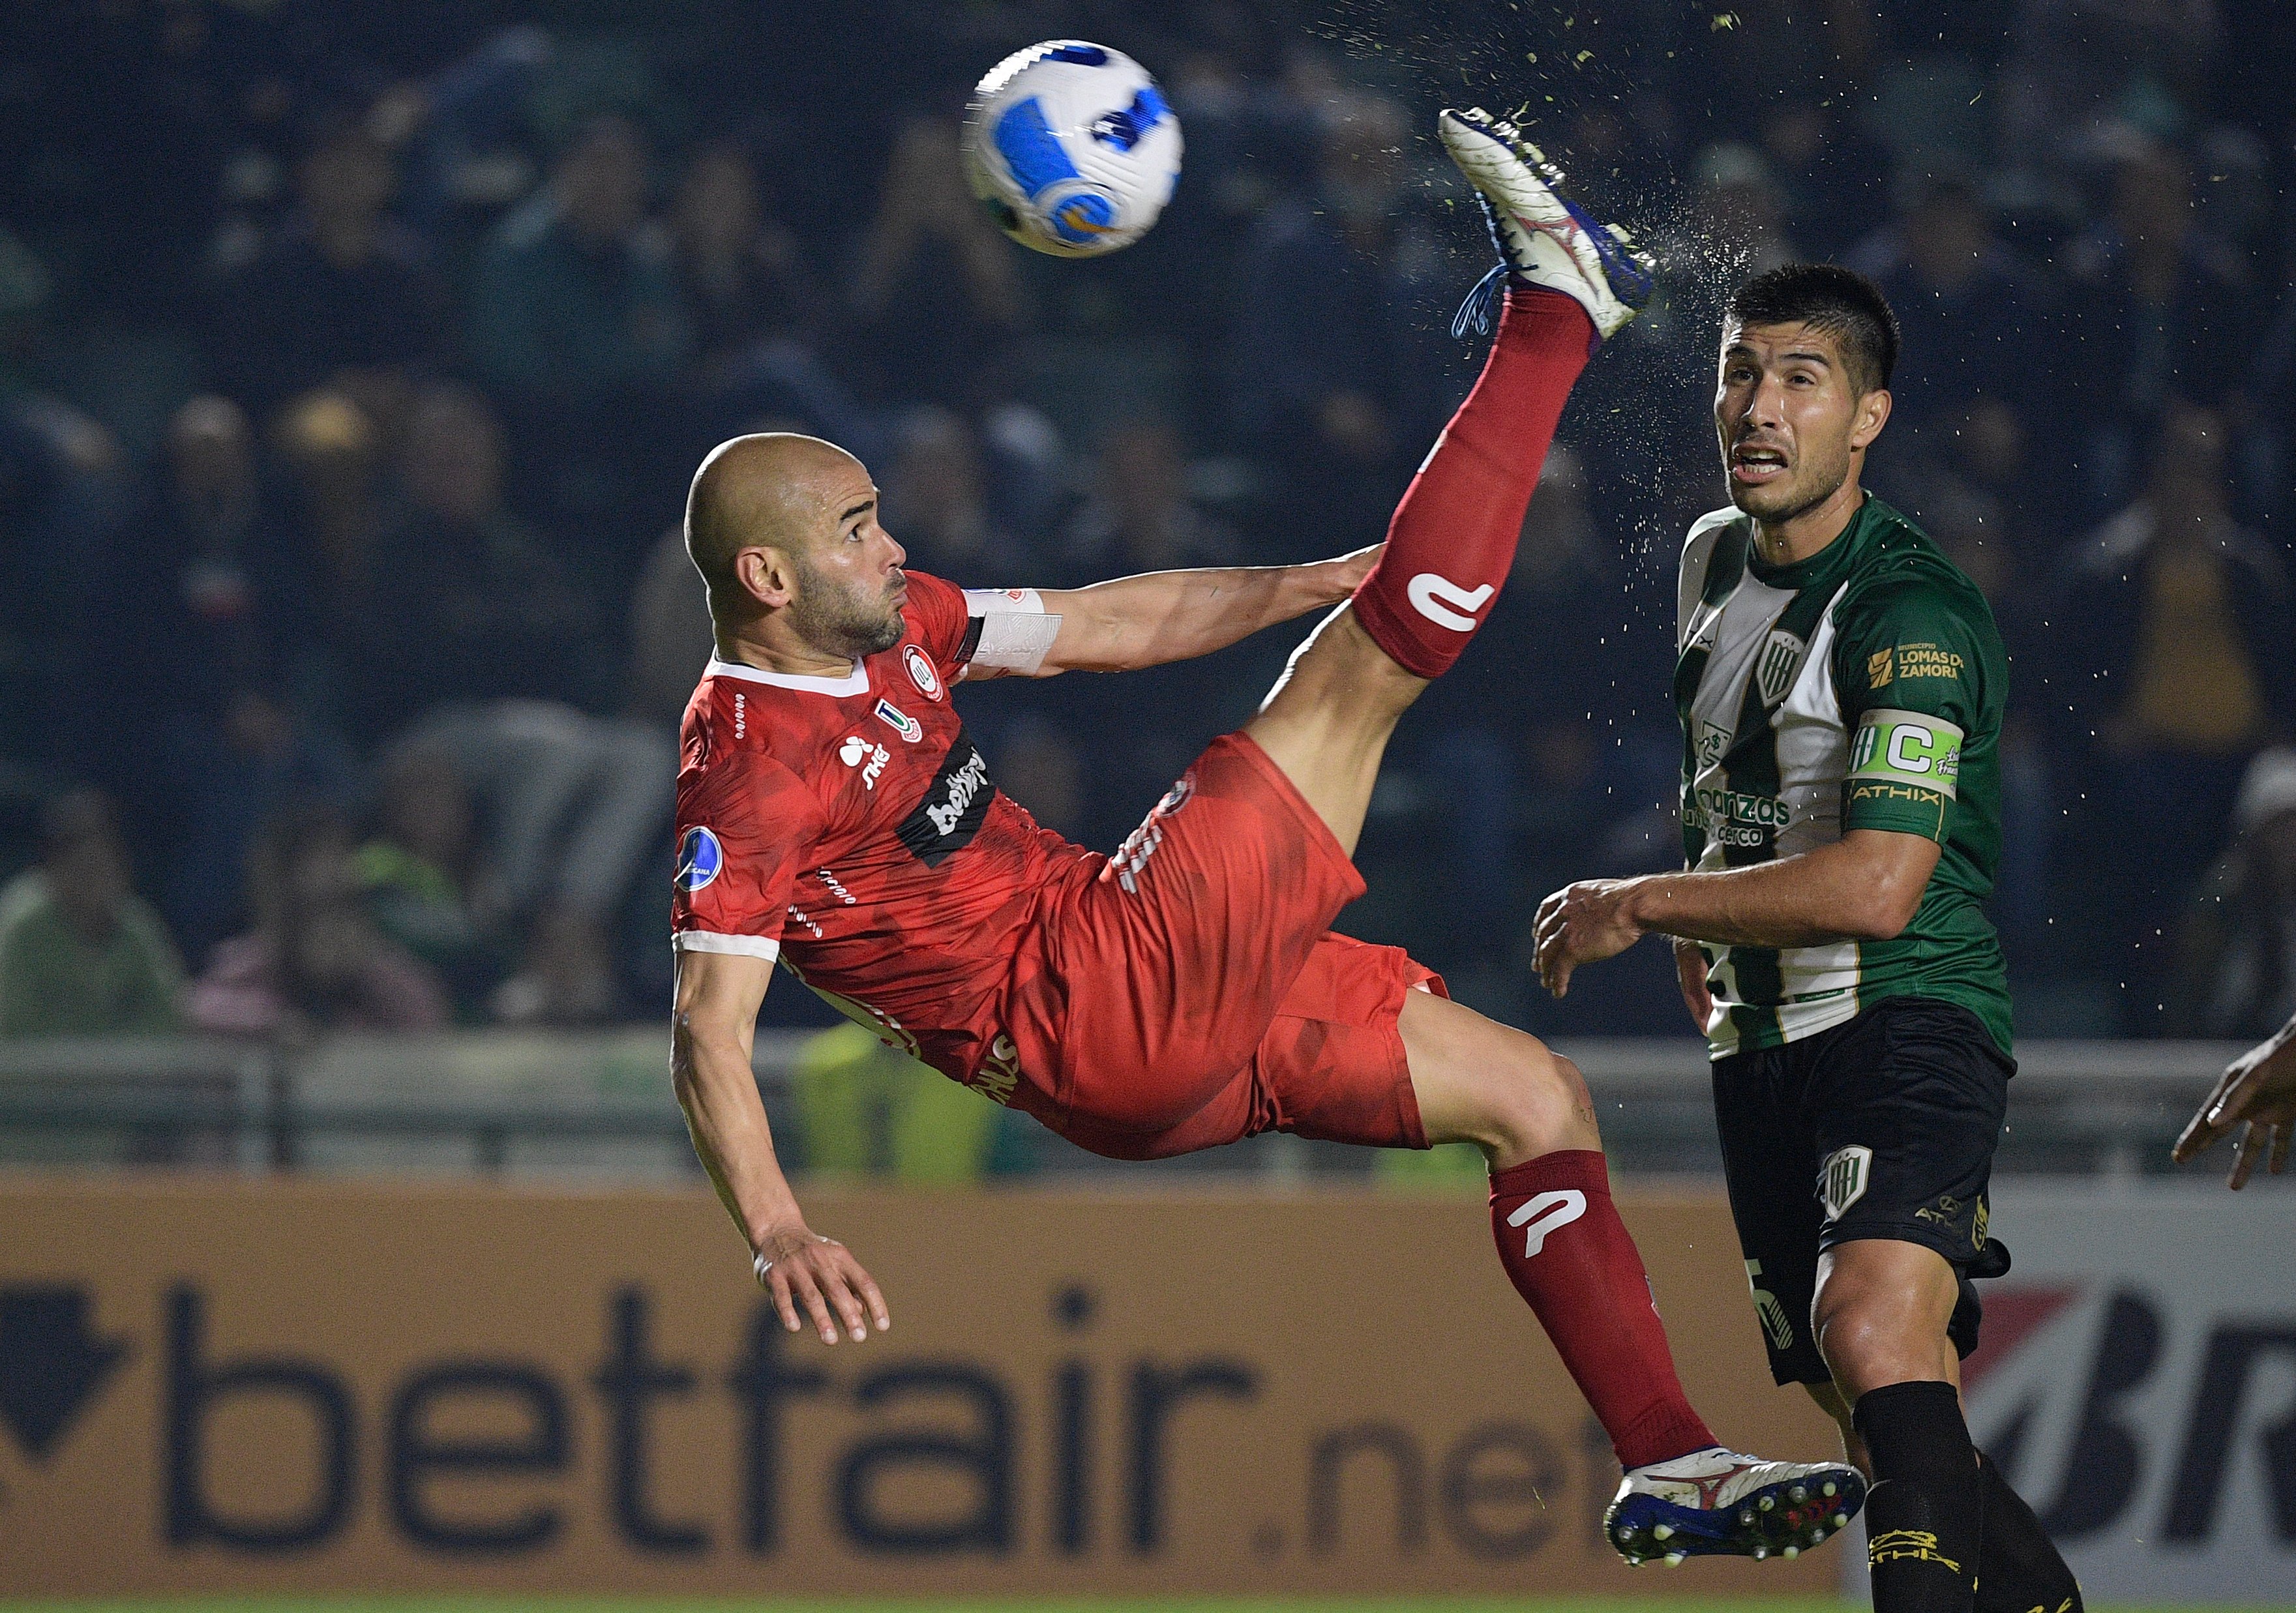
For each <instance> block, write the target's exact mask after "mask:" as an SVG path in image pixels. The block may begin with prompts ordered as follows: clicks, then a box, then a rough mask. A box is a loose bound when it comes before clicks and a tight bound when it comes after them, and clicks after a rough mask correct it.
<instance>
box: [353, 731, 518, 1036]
mask: <svg viewBox="0 0 2296 1613" xmlns="http://www.w3.org/2000/svg"><path fill="white" fill-rule="evenodd" d="M378 816H379V821H378V823H376V825H375V831H374V834H373V837H372V838H371V839H368V840H367V842H366V843H365V845H363V846H361V847H359V848H358V850H357V852H356V853H355V854H354V855H353V856H352V859H351V868H352V872H353V873H354V874H355V875H356V877H357V884H358V888H359V889H360V891H361V892H363V893H364V894H365V898H366V906H367V911H368V913H371V914H372V915H373V919H374V921H375V923H376V924H377V925H378V926H379V927H380V928H381V930H382V933H383V934H384V935H385V936H387V937H389V938H390V939H391V940H392V941H393V942H395V943H396V944H397V945H398V946H402V947H404V948H406V951H407V953H408V954H411V955H412V956H414V957H415V958H417V959H419V960H420V961H421V962H422V963H423V964H425V965H426V966H427V967H429V968H430V970H431V971H432V972H433V973H434V974H436V975H437V976H438V977H439V981H440V983H441V984H442V985H444V986H445V987H446V988H447V994H448V995H450V996H451V997H452V998H453V1000H454V1004H455V1018H456V1019H462V1020H464V1021H471V1020H476V1019H483V1018H484V1017H485V1004H486V1003H487V999H488V995H489V994H490V993H492V991H493V990H494V988H495V987H496V986H498V985H499V984H500V983H501V981H502V978H503V975H504V972H505V970H504V958H503V955H502V950H501V948H500V946H498V945H497V944H496V942H495V941H494V940H493V938H490V937H488V935H486V934H485V933H483V932H482V931H481V930H480V928H479V925H478V922H477V921H476V920H475V919H474V918H473V917H472V915H471V889H472V888H473V886H474V885H475V884H476V882H477V880H478V867H477V839H478V837H477V830H476V825H475V824H474V823H472V821H471V797H470V791H468V790H465V789H463V781H462V780H461V779H460V778H458V777H457V776H455V769H454V766H453V764H452V763H450V762H449V761H448V760H447V757H444V756H441V755H439V754H438V753H437V752H435V751H429V750H424V749H420V748H419V747H418V748H414V749H406V750H403V751H401V752H399V753H398V755H396V756H394V757H391V758H389V761H388V762H387V763H386V764H385V765H384V767H383V770H382V778H381V808H380V812H379V815H378Z"/></svg>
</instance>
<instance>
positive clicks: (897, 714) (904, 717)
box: [877, 700, 925, 745]
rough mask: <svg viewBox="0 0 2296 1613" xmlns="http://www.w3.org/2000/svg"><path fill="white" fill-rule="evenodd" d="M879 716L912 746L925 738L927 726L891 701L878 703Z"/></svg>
mask: <svg viewBox="0 0 2296 1613" xmlns="http://www.w3.org/2000/svg"><path fill="white" fill-rule="evenodd" d="M877 716H878V717H879V719H880V720H881V721H882V722H883V723H885V724H886V725H887V726H889V727H890V728H891V729H892V731H893V732H894V733H898V734H899V735H900V736H901V737H902V738H903V739H905V740H906V741H908V742H909V743H910V744H912V745H914V744H915V743H916V742H917V741H919V740H921V739H922V738H924V737H925V725H923V724H922V723H920V722H919V721H917V719H916V718H914V717H913V716H910V715H909V714H908V713H907V712H906V711H904V710H902V709H901V708H899V707H898V706H896V705H895V704H893V702H892V701H890V700H879V701H878V702H877Z"/></svg>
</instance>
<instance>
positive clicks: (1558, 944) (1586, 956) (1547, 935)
mask: <svg viewBox="0 0 2296 1613" xmlns="http://www.w3.org/2000/svg"><path fill="white" fill-rule="evenodd" d="M1633 888H1634V881H1633V880H1579V883H1577V884H1576V885H1565V886H1564V887H1563V888H1562V889H1560V890H1558V891H1556V892H1555V893H1554V895H1553V896H1551V897H1547V898H1546V900H1545V901H1544V902H1541V903H1540V904H1539V905H1538V929H1537V931H1536V935H1537V938H1538V978H1539V979H1540V980H1541V981H1542V982H1543V983H1544V984H1545V985H1546V989H1547V990H1549V991H1551V992H1553V993H1554V995H1556V996H1558V997H1559V996H1562V995H1563V994H1564V993H1566V992H1568V991H1569V990H1570V971H1571V970H1574V969H1577V968H1578V967H1579V965H1580V964H1581V963H1599V962H1602V961H1603V959H1604V958H1610V957H1616V956H1617V955H1618V954H1620V953H1622V952H1624V951H1626V949H1627V948H1628V947H1629V946H1633V945H1634V944H1635V943H1636V941H1639V940H1641V939H1642V937H1643V927H1642V926H1641V925H1640V924H1637V923H1636V922H1635V921H1634V920H1633V919H1632V918H1630V917H1628V913H1627V898H1628V896H1629V895H1630V894H1631V892H1632V890H1633Z"/></svg>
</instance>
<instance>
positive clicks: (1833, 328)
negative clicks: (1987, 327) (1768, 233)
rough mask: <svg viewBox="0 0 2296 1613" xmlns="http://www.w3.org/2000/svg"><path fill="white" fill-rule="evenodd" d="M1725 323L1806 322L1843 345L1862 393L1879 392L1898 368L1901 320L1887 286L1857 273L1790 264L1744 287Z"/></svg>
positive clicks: (1834, 266)
mask: <svg viewBox="0 0 2296 1613" xmlns="http://www.w3.org/2000/svg"><path fill="white" fill-rule="evenodd" d="M1722 317H1723V320H1724V322H1725V323H1728V324H1734V325H1739V326H1745V325H1783V324H1795V323H1802V324H1808V325H1809V326H1811V327H1813V328H1814V329H1816V330H1820V331H1823V332H1825V333H1826V334H1827V335H1829V336H1832V337H1834V338H1836V339H1837V340H1840V341H1841V349H1842V355H1841V356H1842V357H1843V358H1844V359H1845V360H1846V361H1847V362H1848V364H1849V379H1850V381H1851V382H1852V383H1853V384H1854V385H1855V386H1856V387H1857V390H1858V391H1859V393H1860V394H1863V393H1866V392H1878V391H1880V390H1881V389H1882V388H1884V387H1886V386H1888V385H1889V384H1890V375H1891V374H1893V373H1895V372H1896V370H1897V368H1898V316H1897V315H1896V314H1895V313H1893V312H1891V310H1890V299H1888V298H1886V297H1884V296H1882V288H1881V287H1880V286H1877V285H1875V284H1874V282H1872V281H1870V280H1868V279H1866V276H1864V275H1863V274H1858V273H1857V271H1856V270H1854V269H1845V268H1843V267H1842V266H1841V265H1839V264H1833V263H1789V264H1782V265H1780V266H1778V267H1776V268H1775V269H1767V270H1765V271H1764V272H1763V273H1761V274H1757V275H1755V276H1754V277H1753V278H1752V279H1751V280H1750V281H1748V282H1746V283H1745V284H1743V285H1742V286H1740V287H1739V288H1738V289H1737V291H1735V292H1734V293H1733V294H1732V295H1731V298H1730V304H1729V306H1728V307H1726V308H1725V309H1723V311H1722Z"/></svg>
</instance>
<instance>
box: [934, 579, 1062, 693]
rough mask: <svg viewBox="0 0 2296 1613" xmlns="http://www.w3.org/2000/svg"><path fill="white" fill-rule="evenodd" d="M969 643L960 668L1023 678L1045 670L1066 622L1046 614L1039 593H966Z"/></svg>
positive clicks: (1002, 590)
mask: <svg viewBox="0 0 2296 1613" xmlns="http://www.w3.org/2000/svg"><path fill="white" fill-rule="evenodd" d="M964 613H965V615H966V616H967V617H968V618H971V619H970V620H968V621H967V622H966V623H965V626H964V644H963V646H962V647H961V648H960V649H959V651H958V652H957V657H956V659H957V661H958V664H959V665H961V666H963V667H965V668H966V669H968V670H970V669H971V668H972V667H979V668H980V670H981V671H983V672H1013V673H1018V674H1020V675H1021V676H1023V677H1028V676H1031V675H1035V674H1036V673H1037V672H1038V671H1040V670H1042V669H1043V667H1044V665H1045V654H1046V651H1049V650H1051V649H1052V647H1053V641H1054V639H1055V638H1058V637H1059V636H1060V632H1061V618H1060V617H1059V615H1058V614H1057V613H1054V612H1048V611H1047V610H1046V609H1045V599H1044V595H1042V594H1038V593H1037V591H1036V590H1035V589H1034V588H996V589H988V588H967V589H966V590H965V591H964Z"/></svg>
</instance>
